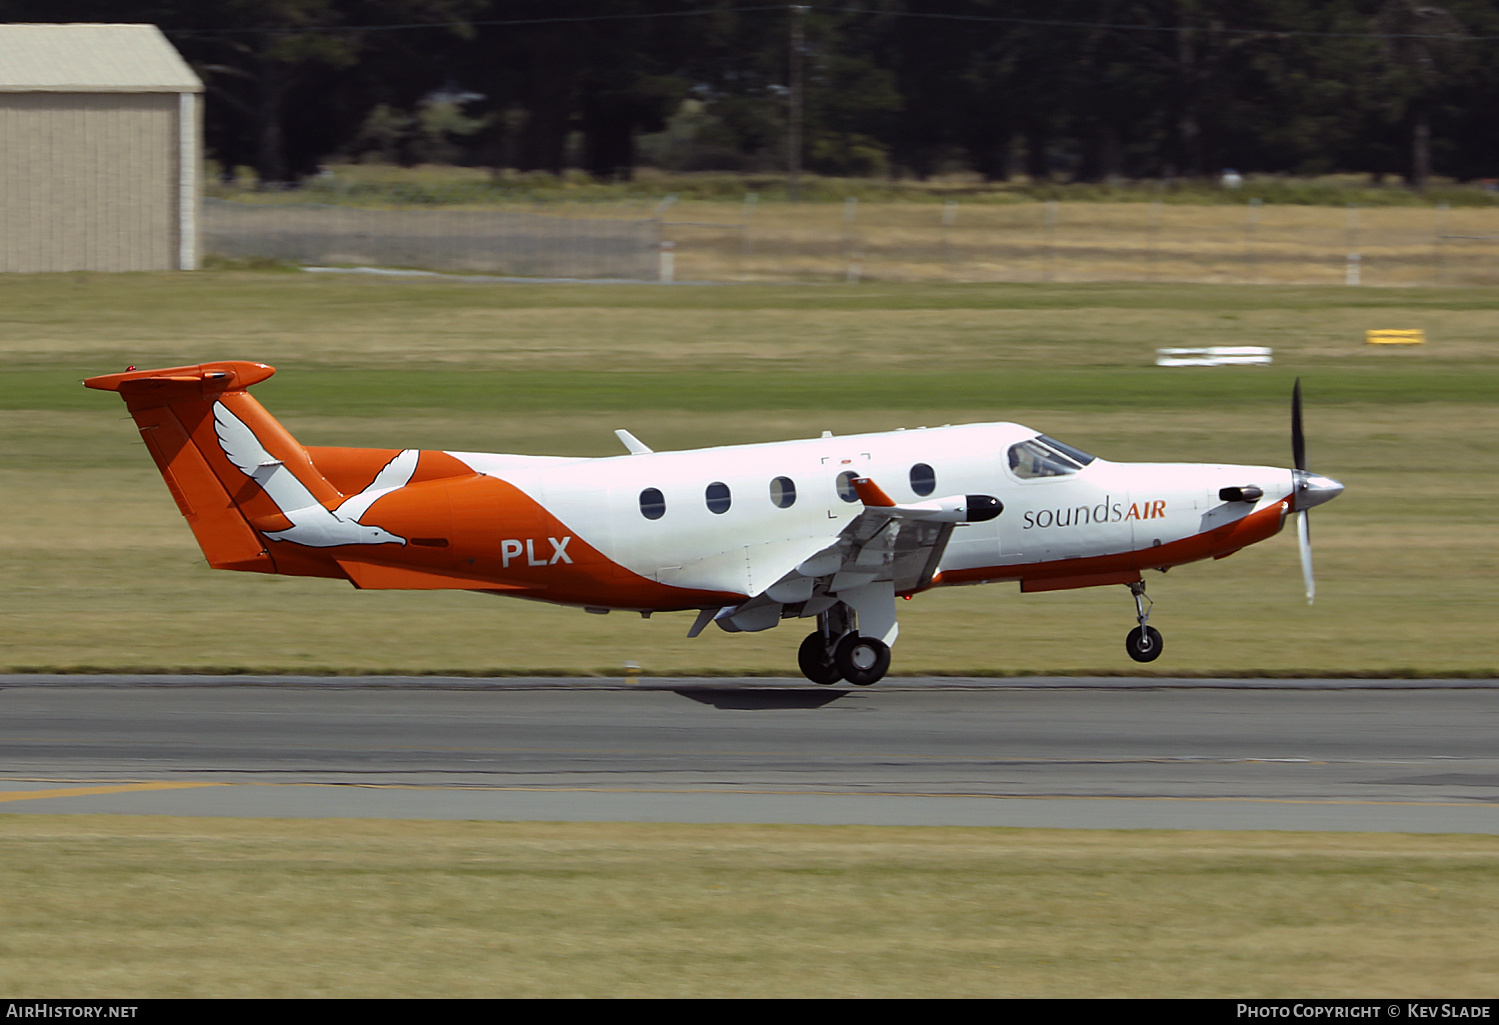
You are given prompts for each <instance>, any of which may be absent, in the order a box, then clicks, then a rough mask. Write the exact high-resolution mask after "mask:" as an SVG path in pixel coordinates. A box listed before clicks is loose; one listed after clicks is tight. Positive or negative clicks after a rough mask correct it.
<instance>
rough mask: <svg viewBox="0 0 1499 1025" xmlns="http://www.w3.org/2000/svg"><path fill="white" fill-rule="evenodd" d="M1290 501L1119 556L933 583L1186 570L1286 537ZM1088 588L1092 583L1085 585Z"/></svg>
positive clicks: (945, 574) (948, 574) (949, 573)
mask: <svg viewBox="0 0 1499 1025" xmlns="http://www.w3.org/2000/svg"><path fill="white" fill-rule="evenodd" d="M1283 506H1284V503H1283V502H1277V503H1275V504H1274V505H1269V506H1266V507H1265V508H1263V509H1261V510H1259V511H1258V512H1252V513H1250V514H1249V515H1248V516H1245V517H1244V518H1242V519H1239V520H1235V521H1234V522H1233V523H1227V524H1224V525H1223V526H1221V527H1215V528H1214V529H1212V530H1208V531H1204V532H1203V533H1201V534H1193V535H1192V536H1191V537H1185V538H1182V539H1181V540H1179V541H1171V542H1168V543H1167V544H1163V545H1160V546H1158V547H1152V548H1140V549H1136V550H1135V551H1132V552H1120V553H1118V554H1115V555H1097V556H1091V557H1089V558H1084V559H1058V560H1057V561H1055V562H1032V563H1025V564H1023V565H1018V566H985V567H979V568H976V569H954V570H943V571H942V572H941V573H939V574H938V575H937V579H936V580H935V581H934V582H933V583H934V585H935V586H941V585H945V584H972V583H977V582H979V581H984V580H1023V581H1037V582H1041V581H1059V580H1063V579H1065V578H1068V577H1079V578H1086V577H1109V576H1115V575H1121V574H1128V573H1130V572H1138V571H1139V570H1142V569H1157V568H1160V567H1163V566H1180V565H1183V564H1185V563H1188V562H1200V561H1201V560H1203V559H1211V558H1215V557H1220V556H1224V555H1231V554H1233V553H1234V552H1237V551H1238V550H1239V549H1240V548H1245V547H1247V546H1249V545H1252V544H1256V543H1258V542H1260V541H1263V540H1265V539H1266V538H1270V537H1274V536H1275V535H1276V534H1278V533H1280V528H1281V526H1282V525H1283V524H1284V522H1285V512H1284V510H1283ZM1084 586H1088V585H1084Z"/></svg>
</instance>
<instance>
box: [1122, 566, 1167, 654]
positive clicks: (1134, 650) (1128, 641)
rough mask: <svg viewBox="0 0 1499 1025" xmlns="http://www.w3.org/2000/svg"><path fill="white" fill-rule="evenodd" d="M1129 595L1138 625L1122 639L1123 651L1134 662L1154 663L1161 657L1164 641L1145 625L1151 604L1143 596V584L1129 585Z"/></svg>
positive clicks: (1158, 634) (1158, 633)
mask: <svg viewBox="0 0 1499 1025" xmlns="http://www.w3.org/2000/svg"><path fill="white" fill-rule="evenodd" d="M1129 593H1130V594H1132V595H1134V596H1135V619H1136V620H1138V621H1139V623H1140V625H1139V626H1137V627H1135V628H1134V629H1133V630H1131V631H1130V632H1129V636H1128V637H1126V638H1125V639H1124V650H1125V651H1127V652H1129V657H1130V658H1132V659H1134V660H1135V661H1136V662H1154V661H1155V660H1156V659H1158V658H1160V657H1161V651H1162V650H1163V649H1164V648H1165V641H1163V640H1162V639H1161V631H1159V630H1157V629H1156V628H1155V627H1153V626H1146V625H1145V621H1146V620H1147V619H1149V618H1150V608H1151V605H1152V604H1153V603H1152V602H1151V600H1150V599H1149V598H1148V597H1146V595H1145V582H1144V581H1143V580H1142V581H1139V582H1137V583H1133V584H1130V585H1129Z"/></svg>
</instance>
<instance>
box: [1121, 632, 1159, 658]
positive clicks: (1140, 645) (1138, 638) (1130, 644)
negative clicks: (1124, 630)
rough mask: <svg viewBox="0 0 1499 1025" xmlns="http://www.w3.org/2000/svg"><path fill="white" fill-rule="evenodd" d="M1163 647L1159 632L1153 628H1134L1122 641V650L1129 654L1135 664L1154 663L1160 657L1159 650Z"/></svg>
mask: <svg viewBox="0 0 1499 1025" xmlns="http://www.w3.org/2000/svg"><path fill="white" fill-rule="evenodd" d="M1164 647H1165V641H1163V640H1161V631H1159V630H1157V629H1156V628H1155V627H1153V626H1147V627H1138V626H1137V627H1135V628H1134V629H1133V630H1131V631H1130V632H1129V636H1128V637H1126V638H1125V639H1124V650H1125V651H1127V652H1129V657H1130V658H1132V659H1134V660H1135V661H1136V662H1154V661H1155V660H1156V659H1158V658H1160V657H1161V650H1162V649H1163V648H1164Z"/></svg>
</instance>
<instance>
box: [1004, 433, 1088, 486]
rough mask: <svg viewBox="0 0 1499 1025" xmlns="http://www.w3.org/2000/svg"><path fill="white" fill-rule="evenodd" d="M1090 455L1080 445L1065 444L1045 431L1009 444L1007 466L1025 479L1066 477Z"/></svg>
mask: <svg viewBox="0 0 1499 1025" xmlns="http://www.w3.org/2000/svg"><path fill="white" fill-rule="evenodd" d="M1093 459H1094V457H1093V456H1090V455H1089V454H1088V453H1086V452H1084V451H1082V450H1081V449H1076V448H1073V447H1072V446H1071V445H1065V444H1063V443H1062V442H1060V441H1057V440H1056V439H1054V438H1048V437H1047V436H1046V435H1044V434H1041V435H1038V436H1036V437H1034V438H1032V439H1031V440H1030V441H1022V442H1020V443H1018V444H1015V445H1011V446H1010V469H1011V470H1012V471H1014V473H1015V476H1017V477H1021V478H1024V479H1027V480H1029V479H1032V478H1035V477H1066V476H1068V475H1070V474H1074V473H1076V472H1077V471H1079V470H1081V469H1082V468H1083V467H1085V466H1087V465H1088V464H1089V463H1091V462H1092V461H1093Z"/></svg>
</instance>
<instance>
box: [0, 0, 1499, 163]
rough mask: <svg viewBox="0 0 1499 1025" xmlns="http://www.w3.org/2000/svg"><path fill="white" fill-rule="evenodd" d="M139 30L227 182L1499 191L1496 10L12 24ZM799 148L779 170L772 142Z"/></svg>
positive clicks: (1123, 3)
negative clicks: (686, 179)
mask: <svg viewBox="0 0 1499 1025" xmlns="http://www.w3.org/2000/svg"><path fill="white" fill-rule="evenodd" d="M0 20H3V21H8V22H37V21H44V22H58V21H96V22H97V21H103V22H149V23H153V24H156V25H158V26H160V27H161V28H162V30H163V31H164V32H166V34H167V36H168V38H170V39H171V41H172V42H173V43H174V44H175V45H176V46H177V48H178V49H179V50H180V51H181V53H182V54H183V56H184V57H185V58H186V59H187V60H188V61H189V62H190V63H191V64H192V65H193V67H194V68H195V69H196V70H197V72H198V73H199V75H200V76H201V77H202V78H203V80H204V82H205V84H206V86H207V90H208V92H207V96H208V99H207V105H206V137H207V146H208V150H209V153H210V155H211V156H213V157H214V158H215V159H216V160H218V161H219V162H220V163H221V164H222V165H224V166H226V167H234V166H242V165H248V166H251V167H253V168H254V169H255V171H256V173H257V175H258V177H259V178H260V180H262V181H265V182H286V181H294V180H296V179H298V178H300V177H303V176H306V175H308V174H310V173H313V172H315V171H316V169H317V168H318V166H319V165H320V164H322V163H324V162H326V161H329V160H332V159H375V160H388V161H393V162H400V163H409V164H414V163H423V162H451V163H464V164H473V165H481V166H490V167H496V168H514V169H516V170H520V171H532V170H538V171H548V172H552V173H560V172H562V171H563V170H564V169H565V168H567V167H579V168H582V169H583V170H585V171H587V172H588V173H589V174H591V175H594V176H596V177H598V178H601V179H618V178H627V177H629V176H630V175H631V174H632V173H633V171H634V169H635V168H636V167H637V166H640V165H641V164H642V163H647V162H648V163H650V164H653V165H656V166H662V167H665V168H668V169H675V170H743V171H771V170H777V169H784V168H786V167H788V166H789V165H791V164H792V163H793V162H794V163H795V164H798V165H800V166H803V167H805V168H807V169H808V170H810V171H815V172H820V173H824V174H835V175H909V176H915V177H921V178H924V177H928V176H931V175H934V174H939V173H943V172H946V171H950V170H954V169H967V170H970V171H973V172H977V173H978V174H980V175H982V176H983V177H984V178H985V179H987V180H1004V179H1007V178H1009V177H1012V176H1015V175H1018V174H1026V175H1029V176H1031V177H1032V178H1038V179H1057V180H1074V181H1108V180H1115V179H1139V178H1200V177H1206V176H1213V175H1217V174H1219V173H1221V172H1222V170H1223V169H1224V168H1235V169H1237V170H1238V171H1240V172H1245V173H1249V172H1284V173H1290V174H1319V173H1327V172H1334V171H1338V172H1357V173H1366V174H1369V175H1371V176H1373V177H1374V178H1375V179H1376V180H1382V179H1385V178H1391V179H1396V178H1398V179H1401V180H1404V181H1405V182H1407V183H1408V184H1410V185H1411V186H1413V187H1416V188H1422V187H1424V186H1425V184H1426V182H1427V180H1428V178H1430V177H1431V176H1432V175H1434V174H1435V175H1443V176H1450V177H1455V178H1458V179H1473V178H1483V177H1486V176H1499V133H1496V132H1495V131H1494V120H1495V114H1494V112H1495V110H1496V109H1499V59H1496V58H1499V0H1443V2H1442V4H1441V5H1435V4H1432V3H1427V2H1425V0H921V2H916V0H864V2H863V3H860V4H858V5H856V6H851V5H832V4H821V5H820V4H804V5H803V4H792V5H787V4H764V3H760V4H756V3H753V2H745V0H739V2H733V0H712V2H695V3H694V2H686V0H217V2H213V3H204V2H202V0H0ZM793 139H794V140H795V149H794V157H795V160H794V161H793V159H792V158H793V153H792V152H789V146H790V143H789V142H788V140H793Z"/></svg>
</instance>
